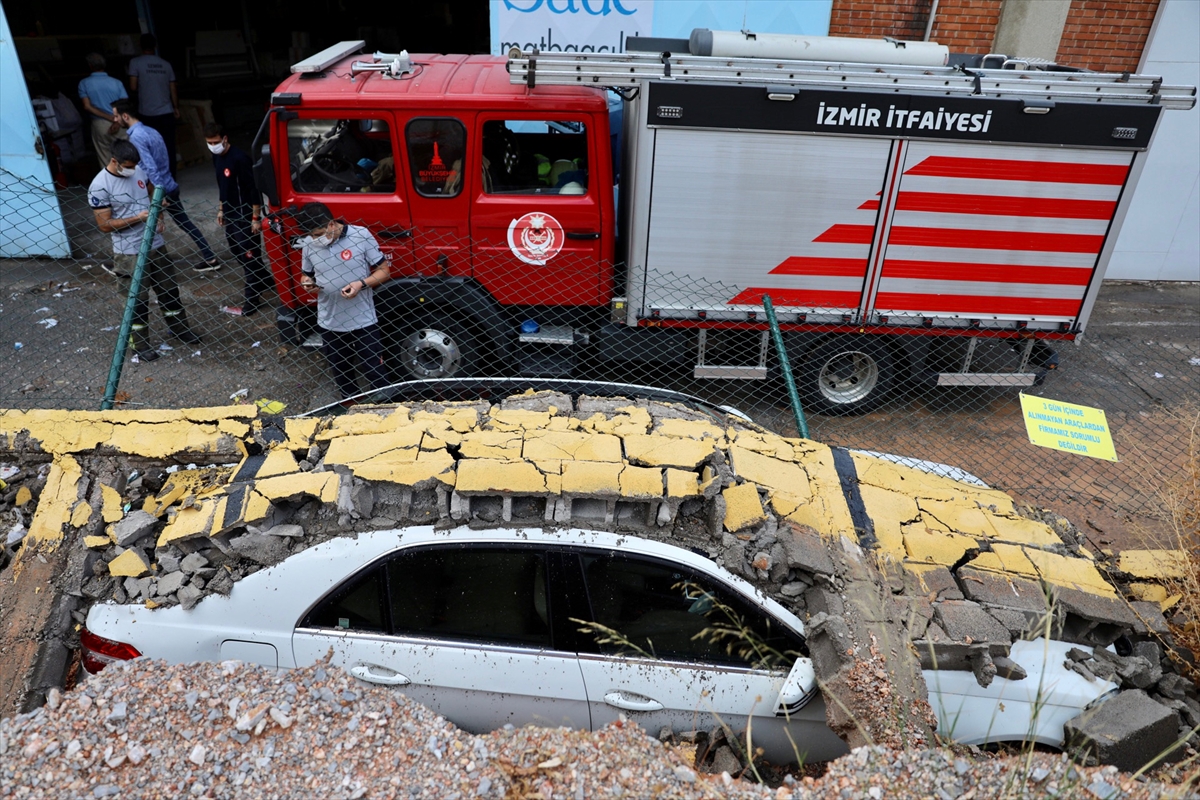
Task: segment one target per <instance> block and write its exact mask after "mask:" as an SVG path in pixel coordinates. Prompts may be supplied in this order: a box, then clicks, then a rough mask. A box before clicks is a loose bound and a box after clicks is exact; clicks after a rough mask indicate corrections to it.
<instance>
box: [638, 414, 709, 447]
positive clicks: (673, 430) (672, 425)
mask: <svg viewBox="0 0 1200 800" xmlns="http://www.w3.org/2000/svg"><path fill="white" fill-rule="evenodd" d="M652 416H655V417H657V414H653V415H652ZM653 432H654V433H657V434H661V435H662V436H674V437H676V438H679V439H711V440H712V441H714V442H716V443H717V444H719V445H723V444H725V429H724V428H719V427H717V426H716V425H714V424H712V422H710V421H708V420H700V419H674V418H667V419H659V420H658V421H657V424H656V425H655V426H654V428H653Z"/></svg>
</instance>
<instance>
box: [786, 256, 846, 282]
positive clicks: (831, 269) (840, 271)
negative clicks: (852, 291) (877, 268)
mask: <svg viewBox="0 0 1200 800" xmlns="http://www.w3.org/2000/svg"><path fill="white" fill-rule="evenodd" d="M866 272H867V260H866V259H865V258H811V257H807V256H788V257H787V258H785V259H784V260H783V263H781V264H780V265H779V266H778V267H776V268H775V269H773V270H771V274H772V275H827V276H832V277H837V278H861V277H862V276H863V275H864V274H866Z"/></svg>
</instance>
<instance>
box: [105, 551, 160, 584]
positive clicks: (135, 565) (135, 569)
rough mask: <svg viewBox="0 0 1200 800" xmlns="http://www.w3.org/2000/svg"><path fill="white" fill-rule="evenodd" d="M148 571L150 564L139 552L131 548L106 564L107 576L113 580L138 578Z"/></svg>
mask: <svg viewBox="0 0 1200 800" xmlns="http://www.w3.org/2000/svg"><path fill="white" fill-rule="evenodd" d="M149 571H150V562H148V561H147V560H146V556H145V555H144V554H143V553H142V551H141V550H138V549H136V548H132V549H129V550H126V551H125V552H124V553H121V555H119V556H117V557H116V558H114V559H113V560H112V561H110V562H108V574H109V575H112V576H113V577H114V578H140V577H142V576H143V575H145V574H146V573H148V572H149Z"/></svg>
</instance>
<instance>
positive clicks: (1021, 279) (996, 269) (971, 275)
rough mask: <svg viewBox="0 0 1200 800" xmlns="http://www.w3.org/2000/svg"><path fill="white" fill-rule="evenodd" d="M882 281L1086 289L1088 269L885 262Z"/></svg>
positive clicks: (958, 263)
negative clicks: (908, 279)
mask: <svg viewBox="0 0 1200 800" xmlns="http://www.w3.org/2000/svg"><path fill="white" fill-rule="evenodd" d="M883 277H884V278H915V279H919V280H931V281H980V282H985V283H1038V284H1043V285H1050V286H1087V284H1088V281H1089V280H1090V279H1091V277H1092V270H1091V269H1088V268H1080V267H1016V266H1013V265H1011V264H972V263H969V262H961V261H904V260H900V259H890V258H889V259H888V260H887V261H885V262H884V264H883Z"/></svg>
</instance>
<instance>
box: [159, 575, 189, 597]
mask: <svg viewBox="0 0 1200 800" xmlns="http://www.w3.org/2000/svg"><path fill="white" fill-rule="evenodd" d="M187 580H188V576H187V575H186V574H184V573H182V572H172V573H169V574H167V575H163V576H162V577H161V578H159V579H158V586H157V587H156V588H155V590H154V591H155V593H157V594H158V595H160V596H162V597H165V596H167V595H169V594H174V593H175V592H177V591H179V589H180V588H181V587H182V586H183V585H184V584H185V583H187Z"/></svg>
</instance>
